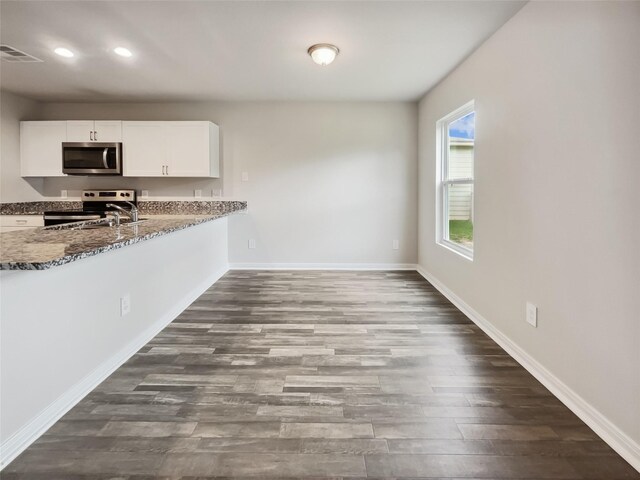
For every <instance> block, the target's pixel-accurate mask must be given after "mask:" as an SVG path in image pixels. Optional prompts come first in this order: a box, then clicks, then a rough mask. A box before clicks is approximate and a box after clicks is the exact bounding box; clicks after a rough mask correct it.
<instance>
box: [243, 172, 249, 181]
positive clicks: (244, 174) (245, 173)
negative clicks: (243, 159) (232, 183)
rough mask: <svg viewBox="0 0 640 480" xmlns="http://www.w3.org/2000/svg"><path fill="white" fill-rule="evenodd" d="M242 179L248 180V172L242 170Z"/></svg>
mask: <svg viewBox="0 0 640 480" xmlns="http://www.w3.org/2000/svg"><path fill="white" fill-rule="evenodd" d="M242 181H243V182H248V181H249V172H242Z"/></svg>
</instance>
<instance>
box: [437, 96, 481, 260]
mask: <svg viewBox="0 0 640 480" xmlns="http://www.w3.org/2000/svg"><path fill="white" fill-rule="evenodd" d="M436 128H437V136H438V137H437V142H438V145H437V154H438V162H437V166H438V167H437V168H438V171H437V175H436V178H437V182H438V185H437V192H438V193H437V195H438V197H437V201H436V204H437V212H436V218H437V225H436V235H437V237H436V241H437V242H438V243H439V244H440V245H442V246H444V247H447V248H449V249H451V250H454V251H455V252H457V253H459V254H461V255H464V256H465V257H467V258H469V259H473V178H474V175H473V156H474V155H473V153H474V142H475V133H476V132H475V130H476V113H475V111H474V104H473V101H471V102H469V103H467V104H466V105H464V106H463V107H460V108H459V109H458V110H456V111H455V112H452V113H450V114H449V115H447V116H446V117H444V118H443V119H441V120H440V121H438V123H437V124H436Z"/></svg>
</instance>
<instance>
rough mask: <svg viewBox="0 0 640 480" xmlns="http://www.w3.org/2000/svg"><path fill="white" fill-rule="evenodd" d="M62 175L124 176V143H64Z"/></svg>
mask: <svg viewBox="0 0 640 480" xmlns="http://www.w3.org/2000/svg"><path fill="white" fill-rule="evenodd" d="M62 173H66V174H68V175H122V143H98V142H90V143H70V142H63V144H62Z"/></svg>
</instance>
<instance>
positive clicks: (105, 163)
mask: <svg viewBox="0 0 640 480" xmlns="http://www.w3.org/2000/svg"><path fill="white" fill-rule="evenodd" d="M108 152H109V147H105V149H104V150H103V151H102V163H103V164H104V168H106V169H107V170H108V169H109V162H107V153H108Z"/></svg>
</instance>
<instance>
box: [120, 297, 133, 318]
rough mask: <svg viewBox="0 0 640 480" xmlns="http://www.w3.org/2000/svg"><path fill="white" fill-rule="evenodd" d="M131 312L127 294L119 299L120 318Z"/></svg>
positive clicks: (129, 299) (129, 298)
mask: <svg viewBox="0 0 640 480" xmlns="http://www.w3.org/2000/svg"><path fill="white" fill-rule="evenodd" d="M130 311H131V295H129V294H128V293H127V294H126V295H124V296H122V297H120V316H121V317H124V316H125V315H126V314H128V313H129V312H130Z"/></svg>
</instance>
